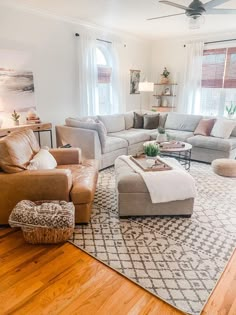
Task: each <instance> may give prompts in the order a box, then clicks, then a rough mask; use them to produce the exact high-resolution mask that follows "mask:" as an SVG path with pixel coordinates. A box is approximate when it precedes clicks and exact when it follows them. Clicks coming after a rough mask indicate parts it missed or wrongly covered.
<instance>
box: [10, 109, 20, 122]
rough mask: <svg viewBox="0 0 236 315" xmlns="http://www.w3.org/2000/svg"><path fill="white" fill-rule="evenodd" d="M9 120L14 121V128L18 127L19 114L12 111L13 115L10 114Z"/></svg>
mask: <svg viewBox="0 0 236 315" xmlns="http://www.w3.org/2000/svg"><path fill="white" fill-rule="evenodd" d="M11 118H12V119H13V121H14V125H15V126H19V122H20V120H19V119H20V114H18V113H17V112H16V111H15V110H14V111H13V113H12V114H11Z"/></svg>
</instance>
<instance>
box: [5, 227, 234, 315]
mask: <svg viewBox="0 0 236 315" xmlns="http://www.w3.org/2000/svg"><path fill="white" fill-rule="evenodd" d="M6 230H8V231H6V233H4V232H2V234H1V236H2V239H1V241H2V242H0V259H1V262H2V263H1V270H2V268H3V270H5V271H6V272H5V273H4V272H1V270H0V272H1V278H0V305H1V311H0V313H1V314H17V315H18V314H22V315H23V314H24V315H25V314H45V315H46V314H62V315H67V314H73V315H74V314H78V315H90V314H91V315H94V314H96V315H106V314H112V315H124V314H128V315H147V314H148V315H156V314H158V315H159V314H160V315H181V314H183V313H182V312H180V311H178V310H176V309H175V308H173V307H171V306H170V305H168V304H167V303H165V302H163V301H161V300H160V299H158V298H156V297H155V296H154V295H152V294H151V293H149V292H147V291H146V290H144V289H142V288H141V287H139V286H138V285H136V284H135V283H133V282H131V281H130V280H128V279H126V278H125V277H123V276H122V275H120V274H118V273H117V272H115V271H114V270H112V269H110V268H109V267H107V266H105V265H103V264H102V263H101V262H99V261H97V260H96V259H94V258H92V257H91V256H89V255H88V254H86V253H85V252H83V251H81V250H80V249H78V248H76V247H75V246H73V245H72V244H70V243H65V244H62V245H39V246H37V245H30V244H26V243H25V242H24V240H23V238H22V234H21V233H20V232H18V231H16V232H14V233H9V229H6ZM4 235H5V236H4ZM8 246H9V250H8V251H7V247H8ZM2 247H3V249H2ZM235 266H236V252H235V253H234V255H233V256H232V259H231V260H230V262H229V264H228V266H227V269H226V270H225V272H224V274H223V275H222V277H221V280H220V281H219V283H218V285H217V287H216V289H215V290H214V292H213V293H212V295H211V297H210V299H209V301H208V303H207V305H206V307H205V308H204V311H203V313H202V315H216V314H217V315H236V294H235V292H236V268H235Z"/></svg>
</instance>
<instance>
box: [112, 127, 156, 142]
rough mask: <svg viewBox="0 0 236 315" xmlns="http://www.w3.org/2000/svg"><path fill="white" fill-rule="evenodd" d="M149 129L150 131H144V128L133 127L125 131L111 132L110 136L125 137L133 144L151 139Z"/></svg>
mask: <svg viewBox="0 0 236 315" xmlns="http://www.w3.org/2000/svg"><path fill="white" fill-rule="evenodd" d="M147 131H149V132H143V130H140V129H138V130H137V129H134V128H132V129H129V130H125V131H120V132H116V133H110V134H109V136H110V137H116V138H121V139H124V140H126V141H127V142H128V144H129V145H131V144H135V143H139V142H144V141H147V140H150V130H147Z"/></svg>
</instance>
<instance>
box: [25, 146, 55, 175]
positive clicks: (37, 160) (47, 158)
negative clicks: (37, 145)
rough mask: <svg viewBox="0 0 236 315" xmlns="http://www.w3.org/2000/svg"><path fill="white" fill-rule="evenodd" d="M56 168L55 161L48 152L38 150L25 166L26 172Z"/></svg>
mask: <svg viewBox="0 0 236 315" xmlns="http://www.w3.org/2000/svg"><path fill="white" fill-rule="evenodd" d="M56 167H57V161H56V160H55V159H54V157H53V156H52V154H51V153H50V152H48V150H45V149H40V150H39V152H38V153H36V154H35V156H34V157H33V159H32V160H30V161H29V165H28V166H27V169H28V170H51V169H54V168H56Z"/></svg>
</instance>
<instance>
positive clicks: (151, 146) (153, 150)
mask: <svg viewBox="0 0 236 315" xmlns="http://www.w3.org/2000/svg"><path fill="white" fill-rule="evenodd" d="M144 154H145V155H146V158H147V159H153V158H154V159H156V158H157V156H158V155H159V154H160V149H159V145H158V144H157V143H154V142H153V143H147V144H144Z"/></svg>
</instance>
